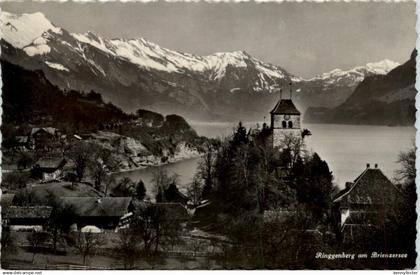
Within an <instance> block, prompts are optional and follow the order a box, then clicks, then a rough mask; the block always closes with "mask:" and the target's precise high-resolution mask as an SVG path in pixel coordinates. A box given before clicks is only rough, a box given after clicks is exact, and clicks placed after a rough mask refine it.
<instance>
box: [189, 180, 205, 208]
mask: <svg viewBox="0 0 420 275" xmlns="http://www.w3.org/2000/svg"><path fill="white" fill-rule="evenodd" d="M187 194H188V197H189V198H190V200H191V202H192V203H193V205H194V206H197V205H199V204H200V201H201V198H202V195H203V186H202V184H201V182H200V180H199V178H198V177H197V175H195V176H194V178H193V180H192V182H191V184H190V185H189V186H188V189H187Z"/></svg>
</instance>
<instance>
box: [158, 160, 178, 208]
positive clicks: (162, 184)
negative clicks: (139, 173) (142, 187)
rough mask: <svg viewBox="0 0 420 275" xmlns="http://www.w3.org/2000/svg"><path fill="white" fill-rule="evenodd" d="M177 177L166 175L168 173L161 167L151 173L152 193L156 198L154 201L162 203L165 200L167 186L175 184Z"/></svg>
mask: <svg viewBox="0 0 420 275" xmlns="http://www.w3.org/2000/svg"><path fill="white" fill-rule="evenodd" d="M177 178H178V175H176V174H173V175H171V176H169V175H168V172H167V171H166V170H165V169H163V168H162V167H158V168H157V169H156V170H155V171H154V172H153V178H152V183H153V192H154V194H155V196H156V201H158V202H164V201H166V199H165V191H166V189H168V187H169V185H170V184H171V183H173V182H175V183H176V181H177Z"/></svg>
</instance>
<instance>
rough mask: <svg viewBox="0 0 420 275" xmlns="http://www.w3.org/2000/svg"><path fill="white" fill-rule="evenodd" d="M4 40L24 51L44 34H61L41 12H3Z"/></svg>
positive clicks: (1, 20)
mask: <svg viewBox="0 0 420 275" xmlns="http://www.w3.org/2000/svg"><path fill="white" fill-rule="evenodd" d="M0 30H1V32H2V38H3V39H4V40H5V41H7V42H8V43H10V44H11V45H13V46H15V47H17V48H19V49H23V48H24V47H26V46H28V45H31V44H32V43H33V42H34V41H35V40H36V39H37V38H38V37H40V36H41V35H42V34H43V33H44V32H46V31H49V30H52V31H53V32H60V28H57V27H55V26H54V25H53V24H52V23H51V22H50V21H49V20H48V19H47V18H46V17H45V16H44V14H43V13H41V12H35V13H23V14H12V13H9V12H6V11H2V12H1V14H0Z"/></svg>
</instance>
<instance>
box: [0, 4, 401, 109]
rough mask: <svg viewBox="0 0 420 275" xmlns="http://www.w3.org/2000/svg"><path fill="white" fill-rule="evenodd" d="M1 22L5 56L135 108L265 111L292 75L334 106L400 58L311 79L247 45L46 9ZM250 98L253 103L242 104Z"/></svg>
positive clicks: (301, 96)
mask: <svg viewBox="0 0 420 275" xmlns="http://www.w3.org/2000/svg"><path fill="white" fill-rule="evenodd" d="M0 30H1V31H2V33H3V40H2V43H1V46H2V50H3V51H2V57H3V58H4V59H5V60H7V61H9V62H11V63H13V64H16V65H20V66H22V67H24V68H27V69H31V70H42V71H44V72H45V73H46V77H47V78H48V79H49V80H50V81H52V83H54V84H55V85H57V86H59V87H62V88H64V89H75V90H79V91H90V90H94V91H96V92H99V93H101V94H102V95H103V96H104V98H106V99H107V100H109V101H112V102H113V103H115V104H116V105H118V106H120V107H122V108H123V109H125V110H128V111H133V110H136V109H137V108H139V107H143V108H151V109H152V108H155V107H156V108H158V109H159V110H161V109H162V108H163V107H162V106H165V107H164V108H165V112H167V113H180V114H181V112H183V111H185V110H188V111H190V110H191V113H192V114H193V115H196V114H197V113H204V112H212V114H211V115H213V114H217V116H220V117H221V116H223V115H224V114H227V115H230V114H232V113H238V114H239V112H236V111H238V110H240V111H242V114H246V113H247V112H251V111H252V112H255V113H259V112H263V111H266V110H267V108H272V106H271V105H272V104H273V103H272V100H273V98H275V100H277V95H275V94H276V93H278V90H279V89H278V88H279V87H281V86H283V87H287V86H288V84H289V82H290V81H292V82H293V84H294V85H293V88H294V89H295V90H299V91H300V92H298V93H296V94H295V97H294V98H295V99H296V101H297V104H298V105H300V106H299V107H300V108H301V109H302V110H304V109H305V108H306V107H308V106H325V107H333V106H337V104H341V103H342V102H343V101H344V100H345V99H346V98H347V97H348V96H349V95H350V94H351V92H352V91H353V90H354V88H355V87H356V86H357V84H358V83H360V82H361V81H362V80H363V79H364V78H365V76H367V75H369V74H384V73H386V72H388V71H389V70H390V69H392V68H393V67H394V66H396V63H395V62H392V61H389V60H384V61H382V62H378V63H368V64H367V65H365V66H360V67H356V68H354V69H351V70H347V71H345V70H340V69H336V70H333V71H331V72H329V73H325V74H321V75H318V76H316V77H314V78H312V79H303V78H301V77H298V76H294V75H292V74H290V73H288V72H287V71H286V70H284V69H283V68H281V67H280V66H275V65H272V64H269V63H265V62H263V61H261V60H259V59H257V58H255V57H252V56H251V55H249V54H248V53H246V52H244V51H233V52H218V53H214V54H210V55H206V56H199V55H194V54H188V53H183V52H180V51H174V50H170V49H167V48H164V47H161V46H159V45H158V44H155V43H153V42H150V41H148V40H146V39H143V38H138V39H120V38H117V39H108V38H104V37H100V36H98V35H96V34H94V33H93V32H86V33H83V34H77V33H69V32H68V31H66V30H65V29H61V28H58V27H55V26H54V25H53V24H52V23H51V22H50V21H48V19H47V18H45V16H44V15H43V14H42V13H34V14H22V15H13V14H10V13H7V12H2V13H1V14H0ZM28 56H29V57H30V58H28ZM174 106H176V107H174ZM244 106H247V108H246V109H244V110H242V108H244ZM249 106H251V107H252V108H251V107H249ZM194 108H195V109H194ZM250 109H253V110H251V111H250ZM194 112H195V113H194ZM242 114H241V115H242Z"/></svg>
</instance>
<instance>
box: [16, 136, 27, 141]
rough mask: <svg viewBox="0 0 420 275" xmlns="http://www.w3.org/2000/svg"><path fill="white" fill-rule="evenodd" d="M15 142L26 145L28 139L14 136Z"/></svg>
mask: <svg viewBox="0 0 420 275" xmlns="http://www.w3.org/2000/svg"><path fill="white" fill-rule="evenodd" d="M15 141H16V142H18V143H26V142H28V137H27V136H16V137H15Z"/></svg>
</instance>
